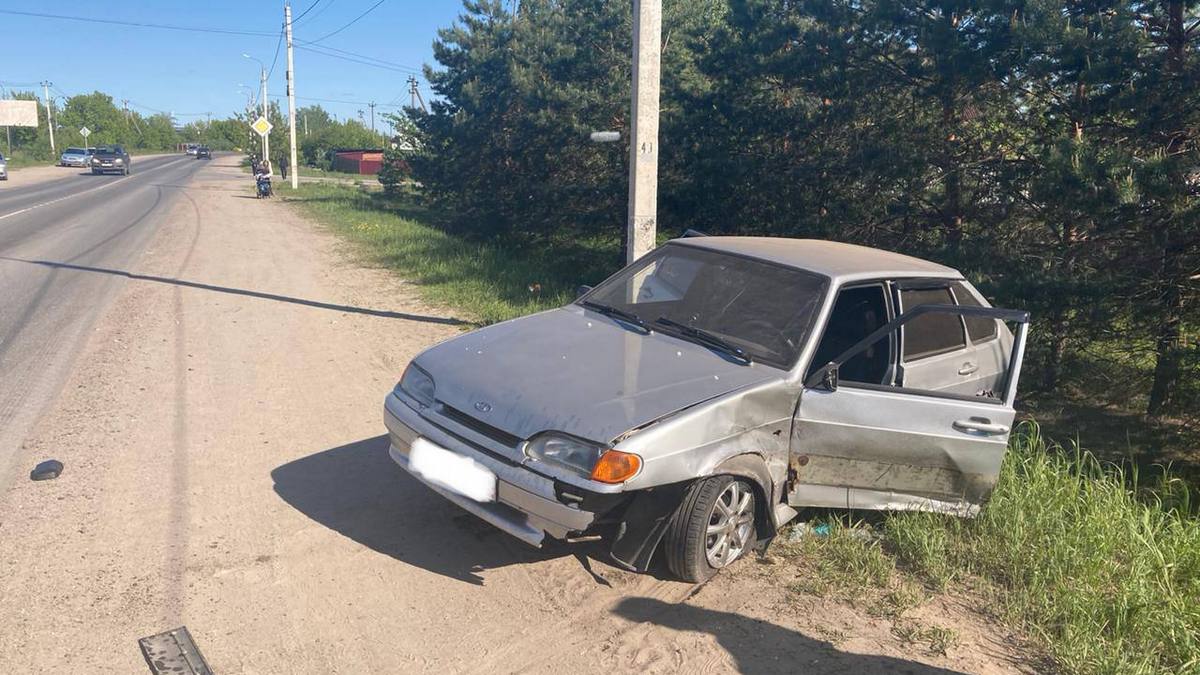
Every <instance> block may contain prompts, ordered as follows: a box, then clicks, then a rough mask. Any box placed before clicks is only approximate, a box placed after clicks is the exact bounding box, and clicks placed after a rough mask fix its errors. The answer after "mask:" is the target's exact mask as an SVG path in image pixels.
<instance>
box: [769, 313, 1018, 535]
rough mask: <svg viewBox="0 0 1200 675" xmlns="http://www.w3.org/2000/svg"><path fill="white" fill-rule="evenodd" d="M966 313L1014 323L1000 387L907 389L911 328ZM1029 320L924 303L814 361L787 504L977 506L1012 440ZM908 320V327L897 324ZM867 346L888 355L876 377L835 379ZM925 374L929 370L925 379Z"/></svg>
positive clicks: (963, 510)
mask: <svg viewBox="0 0 1200 675" xmlns="http://www.w3.org/2000/svg"><path fill="white" fill-rule="evenodd" d="M948 319H952V320H948ZM965 319H971V320H972V321H973V322H975V323H976V324H978V323H979V322H980V321H986V320H993V321H996V322H997V325H998V326H1003V325H1004V324H1003V322H1009V323H1012V324H1014V325H1015V327H1016V329H1015V335H1014V337H1013V339H1012V341H1011V347H1012V348H1011V351H1009V352H1008V354H1007V355H1006V358H1004V359H1003V361H1005V363H1003V366H1004V371H1003V373H1001V374H999V376H998V382H1000V383H1002V386H998V387H994V388H982V389H980V390H978V391H975V392H972V393H965V392H963V391H961V390H959V391H947V390H946V389H945V388H936V389H935V388H921V387H919V386H909V385H910V383H906V382H905V368H904V363H903V361H902V358H901V353H902V352H903V349H902V346H903V340H904V339H905V337H904V335H905V333H906V332H908V333H909V334H910V335H914V334H915V331H914V330H913V329H914V328H915V327H917V326H922V328H923V329H928V328H930V327H934V328H936V327H937V326H939V325H941V326H948V327H956V326H959V325H961V324H962V323H963V321H964V320H965ZM1028 321H1029V314H1028V312H1023V311H1014V310H1004V309H994V308H991V307H983V306H961V305H953V304H924V305H919V306H916V307H914V308H912V309H910V310H908V311H906V312H904V313H903V314H901V315H900V316H898V317H896V318H895V319H893V320H891V321H890V322H887V323H886V324H885V325H882V326H880V327H879V328H878V329H876V330H874V331H872V332H870V334H869V335H867V336H866V337H864V338H863V339H861V340H859V341H858V342H857V343H855V344H854V345H853V346H851V347H849V348H847V349H845V350H844V351H842V352H841V353H840V354H839V355H838V356H836V357H834V358H831V359H829V360H828V361H827V362H826V363H825V364H824V365H820V362H816V363H815V365H817V366H818V367H816V368H815V369H814V370H813V371H811V374H810V375H809V377H808V378H807V379H806V381H805V386H804V389H803V391H802V394H801V397H800V401H799V404H798V406H797V412H796V417H795V420H794V423H793V443H792V452H791V462H790V467H789V468H790V477H791V481H790V489H789V493H788V502H789V504H791V505H792V506H825V507H836V508H863V509H889V510H906V509H907V510H931V511H945V512H952V513H958V514H961V515H971V514H973V513H974V512H976V511H977V510H978V508H979V506H980V504H982V502H983V501H984V500H985V499H986V498H987V496H988V495H989V494H990V493H991V491H992V488H993V487H994V486H995V483H996V479H997V477H998V475H999V471H1000V464H1001V462H1002V461H1003V459H1004V452H1005V450H1006V448H1007V445H1008V437H1009V433H1010V430H1011V428H1012V425H1013V420H1014V418H1015V411H1014V409H1013V402H1014V399H1015V398H1016V391H1017V379H1018V375H1019V373H1020V368H1021V360H1022V357H1023V353H1024V348H1025V339H1026V334H1027V331H1028ZM918 322H921V323H918ZM905 326H908V327H909V330H908V331H904V330H902V329H903V328H904V327H905ZM1002 330H1003V331H1004V332H1005V333H1007V332H1008V329H1007V328H1003V329H1002ZM956 339H957V338H956ZM871 351H874V352H876V353H886V354H889V355H890V359H891V362H890V366H889V367H888V368H887V369H886V375H884V377H883V379H882V380H875V379H872V378H873V377H874V376H871V378H861V377H856V379H867V380H869V381H848V380H846V379H844V378H840V377H839V370H840V369H841V368H843V367H846V366H847V363H850V364H851V366H853V365H854V364H855V363H860V364H861V359H856V357H860V356H861V355H864V354H867V353H870V352H871ZM940 362H941V364H942V365H941V367H943V368H957V367H959V362H958V360H955V359H940ZM847 371H853V372H859V371H862V368H853V367H848V368H847ZM878 372H884V371H883V370H879V371H878ZM946 375H947V377H954V376H957V373H946ZM930 376H931V373H928V372H925V373H924V374H923V375H922V379H923V380H929V379H930ZM933 379H937V378H933Z"/></svg>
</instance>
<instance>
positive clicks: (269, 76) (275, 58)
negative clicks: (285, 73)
mask: <svg viewBox="0 0 1200 675" xmlns="http://www.w3.org/2000/svg"><path fill="white" fill-rule="evenodd" d="M281 44H283V28H282V27H280V29H279V39H278V40H276V41H275V57H274V58H272V59H271V70H270V72H268V73H267V79H268V80H269V79H271V76H272V75H274V74H275V64H276V63H277V62H278V61H279V45H281Z"/></svg>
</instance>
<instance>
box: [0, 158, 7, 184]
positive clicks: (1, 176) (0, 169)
mask: <svg viewBox="0 0 1200 675" xmlns="http://www.w3.org/2000/svg"><path fill="white" fill-rule="evenodd" d="M0 180H8V160H6V159H4V155H0Z"/></svg>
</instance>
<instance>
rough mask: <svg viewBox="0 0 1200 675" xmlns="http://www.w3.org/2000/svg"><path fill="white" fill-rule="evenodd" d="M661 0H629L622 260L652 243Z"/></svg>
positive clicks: (639, 253) (638, 254) (629, 259)
mask: <svg viewBox="0 0 1200 675" xmlns="http://www.w3.org/2000/svg"><path fill="white" fill-rule="evenodd" d="M661 56H662V0H633V96H632V98H633V106H632V114H631V115H630V120H631V122H632V124H631V129H630V133H629V223H628V229H627V231H626V237H625V262H626V263H631V262H633V261H635V260H637V259H638V258H640V257H642V256H643V255H645V254H647V253H649V252H650V250H651V249H653V248H654V244H655V237H656V236H657V231H658V91H659V72H660V67H661Z"/></svg>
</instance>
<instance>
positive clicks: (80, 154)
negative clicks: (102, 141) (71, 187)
mask: <svg viewBox="0 0 1200 675" xmlns="http://www.w3.org/2000/svg"><path fill="white" fill-rule="evenodd" d="M91 162H92V149H91V148H67V149H66V150H64V151H63V154H62V155H61V156H60V157H59V158H58V165H59V166H83V167H86V166H91Z"/></svg>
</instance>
